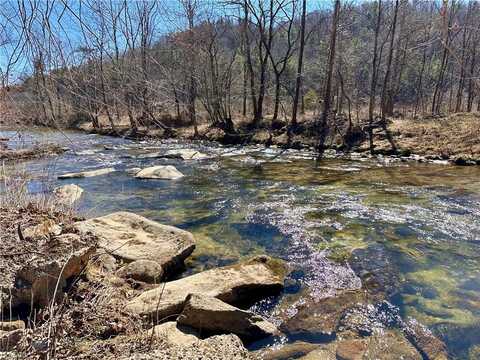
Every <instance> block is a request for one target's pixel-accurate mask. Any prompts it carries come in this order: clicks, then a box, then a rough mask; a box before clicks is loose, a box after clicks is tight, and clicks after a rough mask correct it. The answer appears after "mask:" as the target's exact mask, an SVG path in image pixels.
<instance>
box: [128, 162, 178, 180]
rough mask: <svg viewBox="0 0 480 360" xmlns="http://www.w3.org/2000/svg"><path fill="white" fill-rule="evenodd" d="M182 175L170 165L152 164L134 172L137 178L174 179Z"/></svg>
mask: <svg viewBox="0 0 480 360" xmlns="http://www.w3.org/2000/svg"><path fill="white" fill-rule="evenodd" d="M183 176H184V175H183V174H182V173H181V172H180V171H178V170H177V169H176V168H175V167H174V166H172V165H166V166H162V165H159V166H152V167H148V168H145V169H143V170H141V171H139V172H138V173H136V174H135V177H136V178H138V179H161V180H176V179H180V178H181V177H183Z"/></svg>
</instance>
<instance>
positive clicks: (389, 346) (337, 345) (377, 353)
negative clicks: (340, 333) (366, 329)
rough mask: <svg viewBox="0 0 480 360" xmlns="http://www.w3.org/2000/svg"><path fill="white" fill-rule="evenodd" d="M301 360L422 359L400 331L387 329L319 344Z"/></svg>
mask: <svg viewBox="0 0 480 360" xmlns="http://www.w3.org/2000/svg"><path fill="white" fill-rule="evenodd" d="M299 359H302V360H371V359H375V360H397V359H405V360H407V359H408V360H422V356H421V355H420V353H419V352H418V351H417V350H416V349H415V348H414V347H413V346H412V344H410V343H409V342H408V341H407V339H405V338H404V337H403V335H402V333H401V332H399V331H394V330H388V331H385V332H382V333H378V334H375V335H373V336H369V337H363V338H356V337H353V338H352V337H348V336H347V337H346V338H342V337H340V338H338V339H337V340H335V341H334V342H332V343H329V344H326V345H320V346H319V347H318V348H317V349H315V350H313V351H312V352H310V353H309V354H307V355H305V356H303V357H301V358H299Z"/></svg>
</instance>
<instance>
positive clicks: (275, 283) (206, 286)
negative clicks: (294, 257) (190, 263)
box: [126, 256, 286, 320]
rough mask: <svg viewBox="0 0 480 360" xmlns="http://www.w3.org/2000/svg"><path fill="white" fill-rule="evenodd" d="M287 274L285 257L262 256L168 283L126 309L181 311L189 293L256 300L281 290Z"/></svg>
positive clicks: (157, 313)
mask: <svg viewBox="0 0 480 360" xmlns="http://www.w3.org/2000/svg"><path fill="white" fill-rule="evenodd" d="M285 275H286V268H285V264H284V263H283V262H282V261H281V260H276V259H272V258H269V257H267V256H259V257H256V258H253V259H251V260H249V261H247V262H244V263H239V264H235V265H231V266H226V267H221V268H216V269H211V270H207V271H204V272H201V273H198V274H195V275H191V276H188V277H185V278H182V279H179V280H175V281H171V282H167V283H166V284H165V286H160V287H158V288H156V289H152V290H148V291H146V292H144V293H143V294H141V295H140V296H138V297H137V298H134V299H133V300H131V301H130V302H129V303H128V304H127V306H126V309H127V310H128V311H131V312H133V313H136V314H138V315H142V316H149V317H151V318H152V319H153V320H155V319H162V318H164V317H166V316H170V315H173V314H179V313H180V312H181V311H182V309H183V305H184V303H185V300H186V298H187V296H188V295H189V294H201V295H205V296H211V297H216V298H218V299H220V300H222V301H224V302H226V303H230V304H231V303H238V302H242V301H254V300H255V299H259V298H261V297H262V296H264V295H269V294H272V293H276V292H278V291H280V290H281V289H282V288H283V282H284V279H285Z"/></svg>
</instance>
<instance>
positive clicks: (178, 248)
mask: <svg viewBox="0 0 480 360" xmlns="http://www.w3.org/2000/svg"><path fill="white" fill-rule="evenodd" d="M75 227H76V228H77V229H78V230H79V231H80V232H91V233H93V234H94V235H95V236H97V237H98V239H99V246H100V247H102V248H104V249H105V250H106V251H107V252H109V253H111V254H112V255H113V256H115V257H116V258H121V259H122V260H124V261H126V262H133V261H137V260H152V261H155V262H156V263H158V264H159V265H160V266H161V267H162V268H163V269H164V271H167V272H169V271H172V270H174V269H175V268H177V267H178V266H180V265H182V264H183V260H185V258H186V257H188V256H189V255H190V254H191V253H192V251H193V249H194V248H195V239H194V237H193V235H192V234H191V233H189V232H188V231H184V230H181V229H178V228H176V227H173V226H168V225H162V224H159V223H157V222H155V221H152V220H149V219H146V218H144V217H142V216H140V215H136V214H133V213H129V212H116V213H113V214H109V215H106V216H102V217H98V218H94V219H89V220H86V221H81V222H78V223H76V224H75Z"/></svg>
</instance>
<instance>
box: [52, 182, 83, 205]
mask: <svg viewBox="0 0 480 360" xmlns="http://www.w3.org/2000/svg"><path fill="white" fill-rule="evenodd" d="M53 194H54V196H55V199H56V200H57V201H59V202H60V203H62V204H64V205H66V206H71V205H73V204H74V203H75V202H76V201H78V200H79V199H80V198H81V196H82V194H83V189H82V188H81V187H80V186H78V185H75V184H68V185H63V186H60V187H57V188H55V189H54V190H53Z"/></svg>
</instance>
